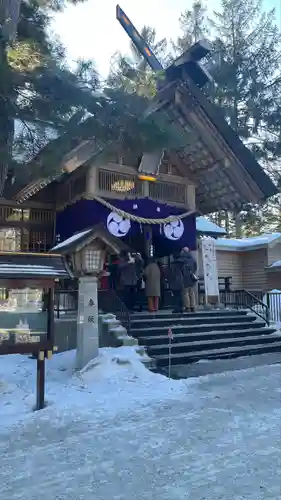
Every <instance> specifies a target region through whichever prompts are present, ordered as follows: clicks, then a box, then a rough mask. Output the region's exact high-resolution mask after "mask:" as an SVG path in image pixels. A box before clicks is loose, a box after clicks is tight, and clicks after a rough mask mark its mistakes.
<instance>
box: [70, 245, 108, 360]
mask: <svg viewBox="0 0 281 500" xmlns="http://www.w3.org/2000/svg"><path fill="white" fill-rule="evenodd" d="M104 259H105V247H104V244H103V242H102V241H100V240H95V241H93V242H92V243H90V244H89V245H88V246H85V247H84V248H82V249H81V250H80V251H77V252H75V253H74V254H73V258H72V265H73V271H74V273H75V275H76V276H78V277H79V280H78V283H79V286H78V314H77V351H76V368H77V370H81V369H82V368H83V367H84V366H86V365H87V363H88V362H89V361H91V359H93V358H95V357H96V356H98V353H99V327H98V324H99V323H98V276H99V274H100V272H101V271H102V269H103V264H104Z"/></svg>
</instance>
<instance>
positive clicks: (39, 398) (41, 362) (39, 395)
mask: <svg viewBox="0 0 281 500" xmlns="http://www.w3.org/2000/svg"><path fill="white" fill-rule="evenodd" d="M44 406H45V353H44V351H39V352H38V355H37V381H36V410H42V409H43V408H44Z"/></svg>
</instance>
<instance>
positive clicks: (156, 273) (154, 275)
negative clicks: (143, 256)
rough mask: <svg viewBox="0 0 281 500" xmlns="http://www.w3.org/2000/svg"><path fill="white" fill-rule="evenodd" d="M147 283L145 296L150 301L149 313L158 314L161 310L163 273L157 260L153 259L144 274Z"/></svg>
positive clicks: (149, 261)
mask: <svg viewBox="0 0 281 500" xmlns="http://www.w3.org/2000/svg"><path fill="white" fill-rule="evenodd" d="M143 277H144V281H145V294H146V296H147V301H148V310H149V312H156V311H158V308H159V297H160V295H161V286H160V279H161V272H160V268H159V266H158V264H157V262H156V260H155V259H154V258H153V257H151V258H150V259H149V260H148V264H147V266H146V267H145V270H144V273H143Z"/></svg>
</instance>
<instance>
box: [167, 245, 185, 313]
mask: <svg viewBox="0 0 281 500" xmlns="http://www.w3.org/2000/svg"><path fill="white" fill-rule="evenodd" d="M183 270H184V262H183V259H182V258H181V254H180V253H179V252H177V253H174V254H173V261H172V262H171V265H170V272H169V285H170V289H171V291H172V293H173V296H174V298H175V308H174V310H173V313H179V312H183V310H184V301H183V291H184V281H183Z"/></svg>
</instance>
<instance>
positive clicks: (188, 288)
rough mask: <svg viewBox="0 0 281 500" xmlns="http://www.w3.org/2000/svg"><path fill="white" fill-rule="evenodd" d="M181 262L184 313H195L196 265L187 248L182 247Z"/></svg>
mask: <svg viewBox="0 0 281 500" xmlns="http://www.w3.org/2000/svg"><path fill="white" fill-rule="evenodd" d="M181 260H182V262H183V285H184V290H183V303H184V308H185V311H188V312H195V307H196V300H195V285H196V283H197V281H198V278H197V276H196V274H195V273H196V271H197V263H196V260H195V259H194V257H193V256H192V255H191V252H190V250H189V248H187V247H184V248H183V249H182V251H181Z"/></svg>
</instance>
